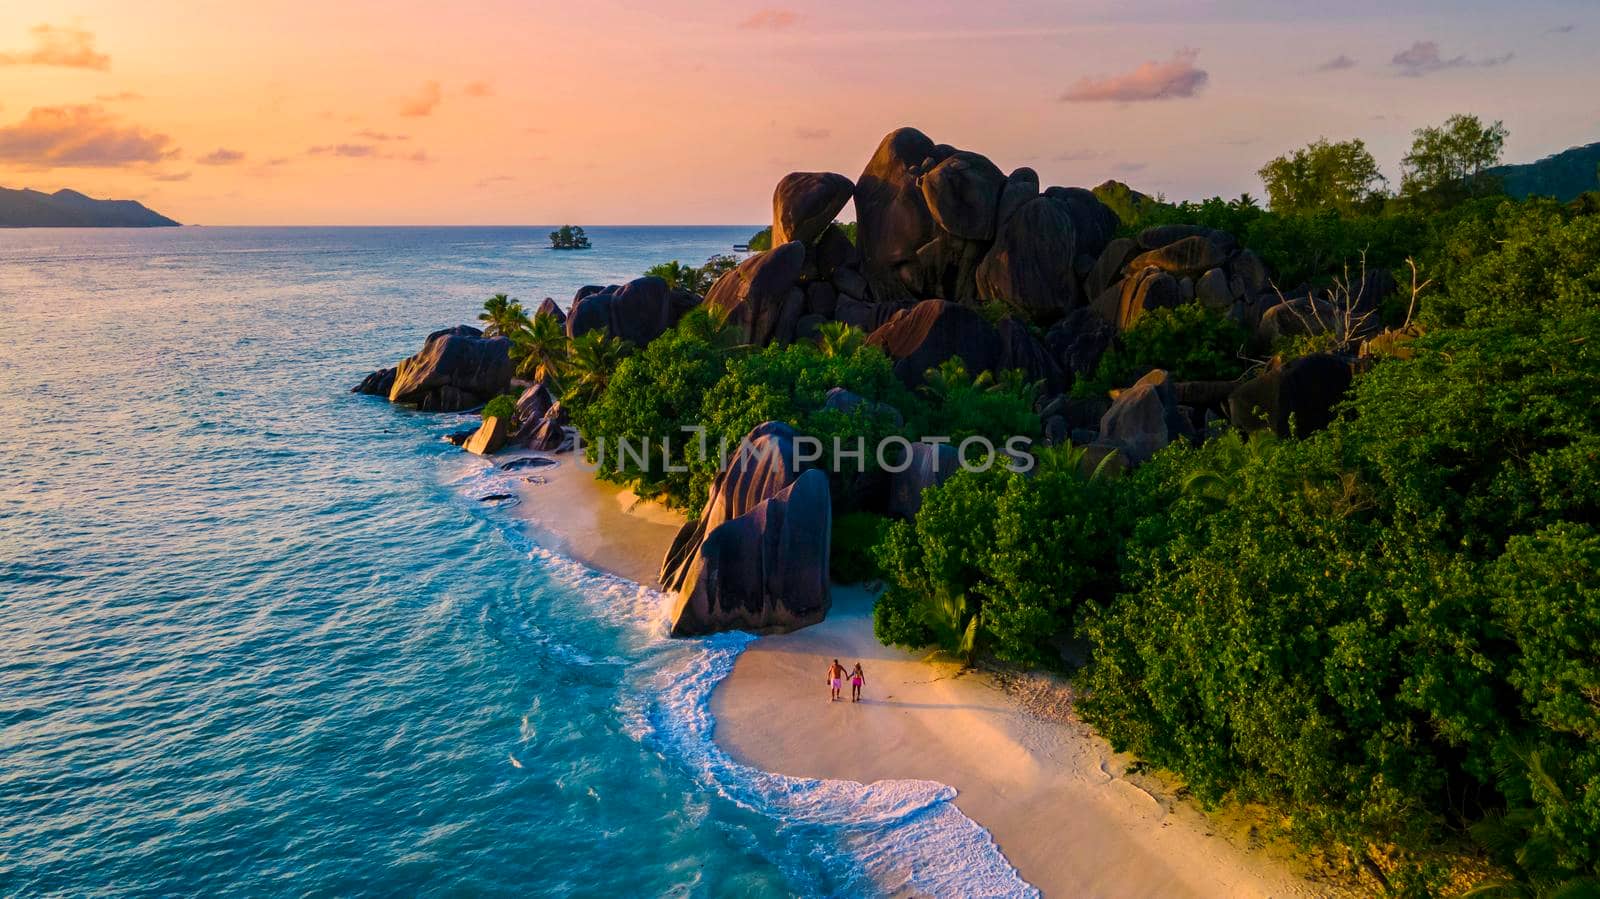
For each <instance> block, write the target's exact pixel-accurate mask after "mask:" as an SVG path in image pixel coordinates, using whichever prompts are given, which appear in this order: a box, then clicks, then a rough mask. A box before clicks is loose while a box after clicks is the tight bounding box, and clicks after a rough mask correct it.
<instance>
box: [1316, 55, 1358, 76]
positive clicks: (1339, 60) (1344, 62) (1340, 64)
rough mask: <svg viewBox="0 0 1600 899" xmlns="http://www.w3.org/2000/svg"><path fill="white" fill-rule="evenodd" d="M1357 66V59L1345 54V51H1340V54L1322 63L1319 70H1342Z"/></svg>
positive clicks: (1318, 67)
mask: <svg viewBox="0 0 1600 899" xmlns="http://www.w3.org/2000/svg"><path fill="white" fill-rule="evenodd" d="M1355 67H1356V61H1355V60H1353V59H1351V58H1350V57H1348V56H1346V55H1344V54H1343V53H1340V54H1339V55H1338V56H1335V57H1334V58H1332V59H1330V60H1328V61H1327V62H1325V63H1323V64H1322V65H1320V66H1317V71H1319V72H1342V71H1344V70H1345V69H1353V68H1355Z"/></svg>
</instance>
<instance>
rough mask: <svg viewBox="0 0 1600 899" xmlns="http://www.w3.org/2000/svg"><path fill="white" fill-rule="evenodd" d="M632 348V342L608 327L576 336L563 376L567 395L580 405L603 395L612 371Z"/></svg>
mask: <svg viewBox="0 0 1600 899" xmlns="http://www.w3.org/2000/svg"><path fill="white" fill-rule="evenodd" d="M632 351H633V345H632V344H629V343H627V342H626V341H622V340H618V339H617V338H615V337H612V336H611V335H609V334H607V333H605V332H604V331H590V332H589V333H587V334H585V335H583V336H582V337H578V338H575V339H574V340H573V341H572V345H571V347H570V348H569V350H568V353H567V360H566V364H565V365H564V366H563V371H562V374H563V380H564V381H565V382H566V386H567V389H566V390H565V391H564V392H563V398H566V397H571V398H572V399H574V400H576V401H577V402H578V403H579V404H580V405H581V404H583V403H587V402H590V401H593V400H596V399H599V397H600V395H601V394H602V393H604V392H605V389H606V385H607V384H609V383H611V375H612V373H613V372H615V371H616V370H617V366H618V365H619V364H621V362H622V360H623V359H626V358H627V357H628V354H629V353H630V352H632Z"/></svg>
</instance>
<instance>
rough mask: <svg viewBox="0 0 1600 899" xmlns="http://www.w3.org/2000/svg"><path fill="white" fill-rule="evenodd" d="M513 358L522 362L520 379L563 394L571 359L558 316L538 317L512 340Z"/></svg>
mask: <svg viewBox="0 0 1600 899" xmlns="http://www.w3.org/2000/svg"><path fill="white" fill-rule="evenodd" d="M511 354H512V356H513V357H514V358H516V359H517V360H518V362H517V374H518V375H519V376H521V377H524V378H530V379H532V380H535V381H543V382H545V386H546V387H548V388H550V389H551V390H552V391H555V392H557V393H560V384H559V380H560V373H561V366H562V363H563V362H565V361H566V358H567V332H566V329H565V328H564V327H563V326H562V324H561V322H558V321H556V319H555V316H551V315H535V316H534V317H533V320H532V321H531V322H529V323H528V326H527V327H526V328H524V329H523V330H522V331H521V332H520V333H519V334H518V335H517V336H515V337H513V338H512V348H511Z"/></svg>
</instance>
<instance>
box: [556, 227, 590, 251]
mask: <svg viewBox="0 0 1600 899" xmlns="http://www.w3.org/2000/svg"><path fill="white" fill-rule="evenodd" d="M550 249H552V250H587V249H589V236H588V235H587V234H585V233H583V229H582V228H580V227H578V226H577V225H562V226H561V227H560V228H557V229H556V230H554V231H551V232H550Z"/></svg>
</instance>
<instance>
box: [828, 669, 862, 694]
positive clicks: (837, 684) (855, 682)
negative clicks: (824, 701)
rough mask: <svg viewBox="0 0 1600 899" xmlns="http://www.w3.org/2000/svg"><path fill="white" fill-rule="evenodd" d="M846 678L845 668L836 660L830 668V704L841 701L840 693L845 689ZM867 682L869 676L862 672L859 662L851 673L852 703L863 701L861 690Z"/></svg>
mask: <svg viewBox="0 0 1600 899" xmlns="http://www.w3.org/2000/svg"><path fill="white" fill-rule="evenodd" d="M844 678H845V673H844V666H843V665H841V664H839V660H838V659H834V660H833V664H832V665H829V666H828V691H829V699H828V701H829V702H838V701H839V691H840V690H842V689H843V688H844ZM866 682H867V676H866V674H864V673H862V671H861V663H860V662H857V663H856V667H855V668H854V669H852V670H851V671H850V701H851V702H860V701H861V688H862V686H863V685H865V684H866Z"/></svg>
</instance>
